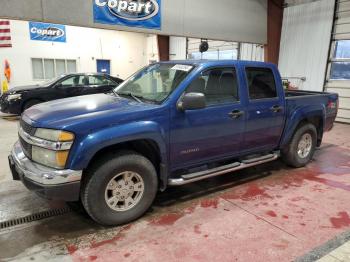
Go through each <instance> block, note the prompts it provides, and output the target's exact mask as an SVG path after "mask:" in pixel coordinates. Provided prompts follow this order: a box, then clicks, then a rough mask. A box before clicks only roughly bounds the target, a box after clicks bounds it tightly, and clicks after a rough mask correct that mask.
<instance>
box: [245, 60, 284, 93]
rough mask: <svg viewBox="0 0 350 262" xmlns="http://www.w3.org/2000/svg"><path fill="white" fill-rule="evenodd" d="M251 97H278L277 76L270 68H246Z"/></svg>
mask: <svg viewBox="0 0 350 262" xmlns="http://www.w3.org/2000/svg"><path fill="white" fill-rule="evenodd" d="M245 71H246V75H247V82H248V89H249V98H250V99H251V100H257V99H268V98H276V97H277V90H276V83H275V77H274V75H273V72H272V70H271V69H269V68H249V67H248V68H246V70H245Z"/></svg>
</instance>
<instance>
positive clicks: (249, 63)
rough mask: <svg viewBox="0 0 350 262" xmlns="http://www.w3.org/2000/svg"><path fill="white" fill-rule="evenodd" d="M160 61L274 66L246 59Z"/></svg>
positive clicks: (189, 63) (211, 64) (209, 64)
mask: <svg viewBox="0 0 350 262" xmlns="http://www.w3.org/2000/svg"><path fill="white" fill-rule="evenodd" d="M161 63H169V64H185V65H196V66H199V65H205V66H223V65H224V66H225V65H249V66H271V65H273V66H275V64H272V63H266V62H257V61H246V60H204V59H203V60H172V61H166V62H161Z"/></svg>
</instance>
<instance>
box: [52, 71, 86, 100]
mask: <svg viewBox="0 0 350 262" xmlns="http://www.w3.org/2000/svg"><path fill="white" fill-rule="evenodd" d="M85 79H86V78H85V76H84V75H74V76H69V77H67V78H66V79H64V80H62V81H61V82H59V83H57V85H56V86H55V90H56V92H55V95H56V98H55V99H59V98H66V97H72V96H80V95H82V94H83V90H84V84H85V83H84V82H86V80H85Z"/></svg>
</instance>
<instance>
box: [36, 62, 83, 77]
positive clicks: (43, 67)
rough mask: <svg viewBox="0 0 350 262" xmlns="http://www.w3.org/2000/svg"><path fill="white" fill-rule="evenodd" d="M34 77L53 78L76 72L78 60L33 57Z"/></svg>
mask: <svg viewBox="0 0 350 262" xmlns="http://www.w3.org/2000/svg"><path fill="white" fill-rule="evenodd" d="M32 69H33V79H35V80H43V79H52V78H54V77H56V76H59V75H62V74H69V73H76V72H77V61H76V60H66V59H48V58H32Z"/></svg>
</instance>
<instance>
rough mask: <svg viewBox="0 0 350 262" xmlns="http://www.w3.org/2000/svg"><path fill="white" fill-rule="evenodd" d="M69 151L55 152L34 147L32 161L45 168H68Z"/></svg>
mask: <svg viewBox="0 0 350 262" xmlns="http://www.w3.org/2000/svg"><path fill="white" fill-rule="evenodd" d="M68 154H69V151H53V150H49V149H45V148H42V147H38V146H33V147H32V159H33V160H34V161H35V162H37V163H40V164H43V165H45V166H49V167H53V168H57V169H63V168H64V167H65V166H66V162H67V159H68Z"/></svg>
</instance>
